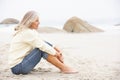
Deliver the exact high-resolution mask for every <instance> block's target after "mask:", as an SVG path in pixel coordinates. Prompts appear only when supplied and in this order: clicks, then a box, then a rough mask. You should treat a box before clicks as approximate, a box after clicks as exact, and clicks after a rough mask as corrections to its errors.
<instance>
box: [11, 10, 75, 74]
mask: <svg viewBox="0 0 120 80" xmlns="http://www.w3.org/2000/svg"><path fill="white" fill-rule="evenodd" d="M39 23H40V22H39V16H38V14H37V12H35V11H29V12H27V13H26V14H25V15H24V17H23V19H22V20H21V22H20V23H19V24H18V26H17V27H16V28H15V31H16V33H15V34H14V36H13V39H12V41H11V44H10V53H9V64H10V68H11V71H12V73H13V74H16V75H18V74H28V73H29V72H30V71H31V70H32V69H33V68H34V67H35V66H36V65H37V64H38V63H39V62H40V60H41V58H44V59H46V61H48V62H50V63H51V64H53V65H54V66H56V67H57V68H59V69H60V71H61V72H63V73H68V74H69V73H76V72H77V71H76V70H74V69H72V68H70V67H69V66H67V65H66V64H65V63H64V62H63V57H62V53H61V51H60V50H59V49H58V48H57V47H54V46H53V45H52V44H50V43H49V42H47V41H44V40H43V39H41V37H40V36H39V33H38V32H37V29H38V25H39Z"/></svg>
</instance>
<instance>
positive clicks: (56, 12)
mask: <svg viewBox="0 0 120 80" xmlns="http://www.w3.org/2000/svg"><path fill="white" fill-rule="evenodd" d="M29 10H35V11H37V12H38V13H39V16H40V20H41V24H43V25H46V24H47V25H50V24H51V25H52V24H56V25H57V24H58V25H63V23H64V22H65V21H66V20H67V19H69V18H70V17H72V16H77V17H79V18H81V19H83V20H86V21H88V22H101V23H102V22H104V21H106V22H110V21H115V20H118V21H120V0H0V21H1V20H3V19H5V18H8V17H12V18H16V19H18V20H21V18H22V17H23V15H24V14H25V13H26V12H27V11H29Z"/></svg>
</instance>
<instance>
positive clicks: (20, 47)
mask: <svg viewBox="0 0 120 80" xmlns="http://www.w3.org/2000/svg"><path fill="white" fill-rule="evenodd" d="M34 48H39V49H40V50H42V51H44V52H46V53H48V54H51V55H55V54H56V51H55V50H54V48H53V47H51V46H49V45H48V44H46V43H45V42H44V41H43V40H42V39H41V38H40V36H39V33H38V32H37V31H36V30H34V29H24V30H22V31H21V32H19V33H18V34H17V35H15V36H14V37H13V39H12V41H11V45H10V50H9V51H10V53H9V59H8V60H9V64H10V68H11V67H13V66H15V65H17V64H19V63H20V62H21V61H22V60H23V58H24V57H25V56H26V55H28V54H29V53H30V51H32V50H33V49H34Z"/></svg>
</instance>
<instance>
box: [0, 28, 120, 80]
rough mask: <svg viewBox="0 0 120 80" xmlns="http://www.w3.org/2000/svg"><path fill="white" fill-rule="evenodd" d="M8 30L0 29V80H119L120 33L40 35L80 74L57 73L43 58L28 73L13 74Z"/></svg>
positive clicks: (57, 70) (10, 36) (9, 32)
mask: <svg viewBox="0 0 120 80" xmlns="http://www.w3.org/2000/svg"><path fill="white" fill-rule="evenodd" d="M11 29H12V28H10V29H9V30H6V29H4V30H0V55H1V56H0V80H120V32H116V31H114V32H100V33H80V34H70V33H69V34H68V33H40V36H41V37H43V38H44V39H45V40H47V41H49V42H51V43H53V44H56V45H57V46H58V47H60V48H61V50H62V52H63V56H64V61H65V63H66V64H68V65H69V66H71V67H73V68H75V69H76V70H78V71H79V73H77V74H63V73H60V71H59V69H57V68H56V67H54V66H53V65H51V64H50V63H48V62H46V61H45V60H44V59H42V60H41V62H40V63H39V64H38V65H37V66H36V67H35V69H34V70H33V71H31V72H30V74H28V75H13V74H12V73H11V71H10V69H9V68H8V63H7V62H8V60H7V57H8V54H9V53H8V49H9V43H10V41H11V38H12V33H13V30H11Z"/></svg>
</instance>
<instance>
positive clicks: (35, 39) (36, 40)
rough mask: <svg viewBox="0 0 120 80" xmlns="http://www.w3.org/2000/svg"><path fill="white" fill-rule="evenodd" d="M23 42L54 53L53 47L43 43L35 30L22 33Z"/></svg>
mask: <svg viewBox="0 0 120 80" xmlns="http://www.w3.org/2000/svg"><path fill="white" fill-rule="evenodd" d="M24 35H25V36H24V39H23V40H24V42H26V43H27V44H29V45H30V46H32V47H35V48H39V49H40V50H42V51H44V52H46V53H48V54H51V55H55V54H56V51H55V49H54V48H53V47H51V46H50V45H48V44H47V43H45V42H44V41H43V40H42V39H41V38H40V36H39V34H38V33H37V32H36V31H35V30H31V31H28V32H26V33H25V34H24Z"/></svg>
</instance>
